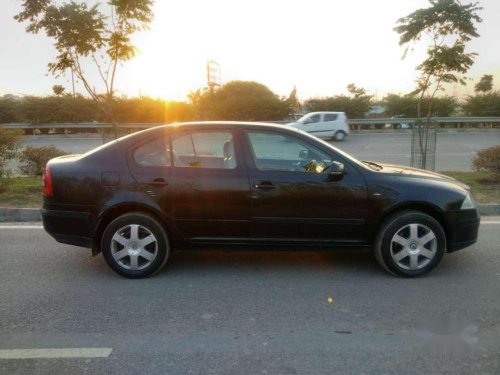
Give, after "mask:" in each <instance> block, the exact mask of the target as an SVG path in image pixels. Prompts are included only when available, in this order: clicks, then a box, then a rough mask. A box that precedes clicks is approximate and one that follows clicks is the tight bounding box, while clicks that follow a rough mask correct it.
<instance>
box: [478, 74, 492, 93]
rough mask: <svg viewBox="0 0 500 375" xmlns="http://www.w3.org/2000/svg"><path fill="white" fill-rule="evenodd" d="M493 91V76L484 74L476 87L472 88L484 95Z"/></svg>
mask: <svg viewBox="0 0 500 375" xmlns="http://www.w3.org/2000/svg"><path fill="white" fill-rule="evenodd" d="M492 89H493V75H491V74H485V75H483V76H482V77H481V79H480V80H479V82H478V83H476V86H474V91H476V92H477V93H478V94H479V93H486V92H489V91H491V90H492Z"/></svg>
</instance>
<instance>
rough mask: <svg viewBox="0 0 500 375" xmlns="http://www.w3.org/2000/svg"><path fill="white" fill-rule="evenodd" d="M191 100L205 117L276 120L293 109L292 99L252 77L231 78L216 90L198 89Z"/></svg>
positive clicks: (194, 109)
mask: <svg viewBox="0 0 500 375" xmlns="http://www.w3.org/2000/svg"><path fill="white" fill-rule="evenodd" d="M190 100H191V104H192V106H193V112H194V114H195V115H196V116H197V118H198V119H203V120H235V121H273V120H283V119H284V118H285V117H287V116H289V115H290V113H291V112H292V108H291V105H290V101H289V100H287V99H281V98H280V97H278V95H276V94H274V93H273V92H272V91H271V90H270V89H269V88H267V87H266V86H264V85H263V84H260V83H258V82H251V81H231V82H228V83H226V84H225V85H223V86H222V87H221V88H220V89H218V90H215V91H213V92H212V91H210V90H207V91H204V92H201V91H196V92H194V93H191V94H190Z"/></svg>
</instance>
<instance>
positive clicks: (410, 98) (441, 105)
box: [382, 94, 458, 117]
mask: <svg viewBox="0 0 500 375" xmlns="http://www.w3.org/2000/svg"><path fill="white" fill-rule="evenodd" d="M382 104H383V105H384V107H385V113H386V114H387V115H388V116H404V117H417V116H418V114H417V108H418V96H416V95H397V94H388V95H386V96H385V97H384V99H383V100H382ZM422 105H423V106H424V107H425V106H426V105H428V103H427V101H426V100H425V99H424V100H423V101H422ZM457 108H458V102H457V100H456V99H455V98H454V97H452V96H440V97H435V98H434V99H433V104H432V109H431V116H438V117H448V116H450V115H452V114H453V112H455V111H456V109H457Z"/></svg>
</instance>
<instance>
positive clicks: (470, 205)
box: [460, 192, 476, 210]
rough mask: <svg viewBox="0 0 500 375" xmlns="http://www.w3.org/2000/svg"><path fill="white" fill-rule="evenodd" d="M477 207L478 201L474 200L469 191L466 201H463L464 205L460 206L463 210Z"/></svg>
mask: <svg viewBox="0 0 500 375" xmlns="http://www.w3.org/2000/svg"><path fill="white" fill-rule="evenodd" d="M475 208H476V202H475V201H474V197H473V196H472V194H471V193H470V192H469V193H467V196H466V197H465V199H464V201H463V202H462V206H461V207H460V209H461V210H472V209H475Z"/></svg>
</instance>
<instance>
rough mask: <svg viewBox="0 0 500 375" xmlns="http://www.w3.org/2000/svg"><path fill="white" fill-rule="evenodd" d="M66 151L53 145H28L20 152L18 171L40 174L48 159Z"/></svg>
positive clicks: (64, 153) (26, 173)
mask: <svg viewBox="0 0 500 375" xmlns="http://www.w3.org/2000/svg"><path fill="white" fill-rule="evenodd" d="M66 154H67V153H66V152H64V151H62V150H60V149H58V148H57V147H54V146H44V147H33V146H28V147H26V148H25V149H24V151H23V152H22V153H21V157H20V158H19V161H20V163H21V164H20V166H19V172H21V173H22V174H23V175H27V176H41V175H42V174H43V171H44V169H45V165H46V164H47V162H48V161H49V160H50V159H53V158H56V157H58V156H63V155H66Z"/></svg>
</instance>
